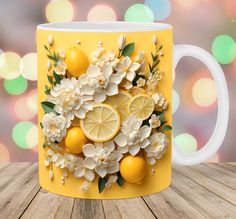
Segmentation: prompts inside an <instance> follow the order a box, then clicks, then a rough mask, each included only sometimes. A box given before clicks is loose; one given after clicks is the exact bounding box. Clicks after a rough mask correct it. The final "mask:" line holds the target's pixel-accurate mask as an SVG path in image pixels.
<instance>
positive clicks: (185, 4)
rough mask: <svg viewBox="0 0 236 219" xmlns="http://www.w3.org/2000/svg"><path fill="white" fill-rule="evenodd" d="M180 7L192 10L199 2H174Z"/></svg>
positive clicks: (185, 0)
mask: <svg viewBox="0 0 236 219" xmlns="http://www.w3.org/2000/svg"><path fill="white" fill-rule="evenodd" d="M175 1H176V2H177V3H178V4H179V5H180V6H182V7H185V8H192V7H194V6H196V5H197V4H198V3H199V2H200V0H175Z"/></svg>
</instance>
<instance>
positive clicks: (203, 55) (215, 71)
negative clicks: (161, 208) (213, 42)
mask: <svg viewBox="0 0 236 219" xmlns="http://www.w3.org/2000/svg"><path fill="white" fill-rule="evenodd" d="M184 56H191V57H194V58H196V59H198V60H200V61H201V62H203V63H204V64H205V65H206V66H207V68H208V69H209V70H210V72H211V74H212V76H213V79H214V80H215V82H216V90H217V96H218V114H217V121H216V125H215V128H214V132H213V134H212V136H211V137H210V139H209V140H208V142H207V143H206V144H205V145H204V147H203V148H201V149H200V150H198V151H196V152H193V153H192V154H190V155H187V154H184V153H183V152H181V151H180V149H179V148H178V146H177V145H176V143H175V142H174V141H173V155H172V159H173V162H174V163H177V164H181V165H195V164H199V163H201V162H203V161H206V160H207V159H209V158H210V157H212V156H213V155H214V154H215V153H216V152H217V150H218V149H219V148H220V146H221V144H222V142H223V140H224V137H225V134H226V130H227V125H228V117H229V95H228V89H227V84H226V80H225V76H224V73H223V70H222V69H221V67H220V65H219V64H218V62H217V61H216V60H215V59H214V58H213V56H212V55H210V54H209V53H208V52H207V51H205V50H203V49H201V48H199V47H197V46H192V45H185V44H183V45H176V46H174V59H173V67H174V69H175V68H176V65H177V64H178V62H179V60H180V59H181V58H182V57H184Z"/></svg>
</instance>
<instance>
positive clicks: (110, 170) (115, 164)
mask: <svg viewBox="0 0 236 219" xmlns="http://www.w3.org/2000/svg"><path fill="white" fill-rule="evenodd" d="M119 169H120V165H119V162H116V161H115V162H111V165H110V166H109V167H108V168H107V172H108V173H109V174H112V173H116V172H118V171H119Z"/></svg>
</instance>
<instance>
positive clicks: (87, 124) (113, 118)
mask: <svg viewBox="0 0 236 219" xmlns="http://www.w3.org/2000/svg"><path fill="white" fill-rule="evenodd" d="M80 126H81V128H82V130H83V132H84V134H85V135H86V136H87V138H89V139H90V140H92V141H95V142H104V141H109V140H111V139H112V138H113V137H114V136H115V135H116V134H117V132H118V131H119V129H120V116H119V113H118V112H117V110H116V109H115V108H113V107H112V106H110V105H107V104H97V105H94V107H93V109H92V110H91V111H89V112H87V113H86V117H85V118H84V119H82V120H80Z"/></svg>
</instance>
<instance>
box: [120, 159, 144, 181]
mask: <svg viewBox="0 0 236 219" xmlns="http://www.w3.org/2000/svg"><path fill="white" fill-rule="evenodd" d="M146 173H147V161H146V160H145V159H144V158H143V157H142V156H140V155H136V156H132V155H128V156H126V157H125V158H123V159H122V160H121V163H120V174H121V176H122V177H123V178H124V179H125V180H126V181H127V182H129V183H140V181H141V180H142V179H143V178H144V177H145V175H146Z"/></svg>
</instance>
